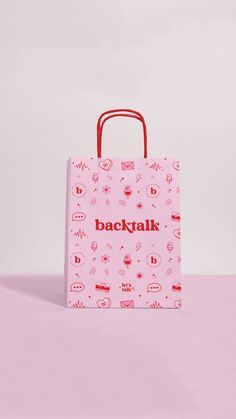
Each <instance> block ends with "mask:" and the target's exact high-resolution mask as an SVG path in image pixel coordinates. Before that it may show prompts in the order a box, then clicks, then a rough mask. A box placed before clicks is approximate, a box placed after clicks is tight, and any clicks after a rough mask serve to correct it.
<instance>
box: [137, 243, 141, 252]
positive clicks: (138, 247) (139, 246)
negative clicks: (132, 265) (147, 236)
mask: <svg viewBox="0 0 236 419" xmlns="http://www.w3.org/2000/svg"><path fill="white" fill-rule="evenodd" d="M141 247H142V244H141V242H137V243H136V252H137V251H138V250H139V249H141Z"/></svg>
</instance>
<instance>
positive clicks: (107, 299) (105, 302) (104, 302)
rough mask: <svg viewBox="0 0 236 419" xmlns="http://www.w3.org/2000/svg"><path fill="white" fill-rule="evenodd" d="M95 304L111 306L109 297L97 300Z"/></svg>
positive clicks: (104, 306) (105, 306) (103, 306)
mask: <svg viewBox="0 0 236 419" xmlns="http://www.w3.org/2000/svg"><path fill="white" fill-rule="evenodd" d="M97 306H98V307H99V308H109V307H111V299H110V298H103V300H98V301H97Z"/></svg>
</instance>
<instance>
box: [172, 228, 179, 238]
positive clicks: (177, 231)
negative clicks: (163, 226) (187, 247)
mask: <svg viewBox="0 0 236 419" xmlns="http://www.w3.org/2000/svg"><path fill="white" fill-rule="evenodd" d="M173 234H174V236H175V237H176V238H177V239H180V237H181V230H180V228H175V229H174V231H173Z"/></svg>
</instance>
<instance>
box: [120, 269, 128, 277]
mask: <svg viewBox="0 0 236 419" xmlns="http://www.w3.org/2000/svg"><path fill="white" fill-rule="evenodd" d="M118 272H119V274H120V275H122V276H125V275H126V273H125V271H124V269H119V270H118Z"/></svg>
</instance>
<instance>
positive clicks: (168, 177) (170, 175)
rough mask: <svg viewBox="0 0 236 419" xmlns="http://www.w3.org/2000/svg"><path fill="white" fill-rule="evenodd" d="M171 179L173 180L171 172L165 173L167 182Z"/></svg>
mask: <svg viewBox="0 0 236 419" xmlns="http://www.w3.org/2000/svg"><path fill="white" fill-rule="evenodd" d="M172 180H173V177H172V174H171V173H168V174H167V175H166V181H167V182H168V183H171V182H172Z"/></svg>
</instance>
